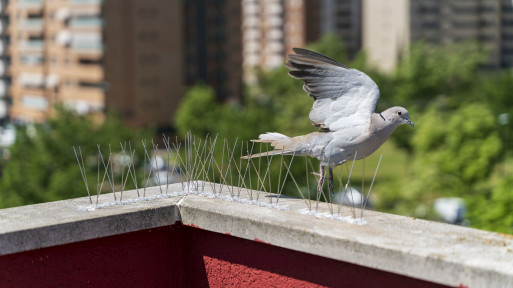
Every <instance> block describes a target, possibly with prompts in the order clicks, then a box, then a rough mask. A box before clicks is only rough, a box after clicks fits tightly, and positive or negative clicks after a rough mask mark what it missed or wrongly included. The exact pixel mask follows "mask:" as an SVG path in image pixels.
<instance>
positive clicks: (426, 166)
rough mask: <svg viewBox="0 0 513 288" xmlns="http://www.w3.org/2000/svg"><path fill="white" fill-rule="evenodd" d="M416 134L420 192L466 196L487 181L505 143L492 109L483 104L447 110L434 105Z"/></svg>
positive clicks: (416, 177)
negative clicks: (501, 138) (480, 183)
mask: <svg viewBox="0 0 513 288" xmlns="http://www.w3.org/2000/svg"><path fill="white" fill-rule="evenodd" d="M420 122H421V123H422V125H421V126H419V127H418V131H416V133H415V136H414V138H413V147H414V161H413V171H414V175H413V177H414V181H413V182H414V183H416V185H415V187H411V188H410V189H412V190H413V191H416V193H417V194H418V195H421V194H423V193H427V194H429V195H439V196H459V197H466V196H467V195H468V194H469V193H470V192H471V191H473V190H475V189H474V186H475V185H476V184H477V183H479V182H482V181H486V180H487V179H488V177H489V176H490V173H491V172H492V170H493V168H494V165H495V163H496V162H497V160H498V157H499V155H500V153H501V148H502V143H501V141H500V138H499V134H498V131H497V125H496V122H495V117H494V115H493V113H492V111H491V110H490V109H489V108H488V107H487V106H486V105H483V104H465V105H463V106H461V107H460V108H459V109H457V110H454V111H453V110H451V111H443V109H440V108H439V107H437V106H436V105H431V106H430V108H429V109H428V110H427V111H426V113H424V115H423V116H422V118H421V119H420Z"/></svg>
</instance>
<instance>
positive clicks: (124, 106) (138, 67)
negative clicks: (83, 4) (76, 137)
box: [102, 0, 184, 126]
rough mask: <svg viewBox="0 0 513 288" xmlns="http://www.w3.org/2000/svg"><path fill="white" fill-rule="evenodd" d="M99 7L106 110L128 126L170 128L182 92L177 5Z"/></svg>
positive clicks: (112, 2)
mask: <svg viewBox="0 0 513 288" xmlns="http://www.w3.org/2000/svg"><path fill="white" fill-rule="evenodd" d="M103 2H104V3H103V15H102V16H103V19H105V22H106V24H105V25H104V26H103V36H104V39H103V40H104V43H105V44H104V45H105V47H104V73H105V76H104V77H105V78H104V79H105V82H106V83H107V87H106V91H105V104H106V107H107V109H113V110H116V111H118V112H119V113H120V114H121V116H122V117H123V119H124V120H125V122H126V123H128V124H130V125H134V126H148V125H159V126H161V125H163V126H166V125H169V123H171V121H172V118H173V113H174V111H175V110H176V108H177V107H178V104H179V102H180V99H181V97H182V93H183V90H184V88H183V86H184V83H183V82H184V76H183V74H184V73H183V70H184V69H183V67H184V62H183V44H184V42H183V32H182V31H183V24H182V21H183V16H182V9H183V6H182V2H181V1H169V0H104V1H103Z"/></svg>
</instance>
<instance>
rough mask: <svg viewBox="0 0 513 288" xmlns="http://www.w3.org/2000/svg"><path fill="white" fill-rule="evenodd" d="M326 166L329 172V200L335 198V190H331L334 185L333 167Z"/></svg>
mask: <svg viewBox="0 0 513 288" xmlns="http://www.w3.org/2000/svg"><path fill="white" fill-rule="evenodd" d="M328 167H329V174H330V179H329V180H330V184H329V190H330V192H331V200H332V201H333V199H335V192H334V191H333V190H334V188H335V185H334V184H333V168H331V166H328Z"/></svg>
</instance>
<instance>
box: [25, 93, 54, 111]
mask: <svg viewBox="0 0 513 288" xmlns="http://www.w3.org/2000/svg"><path fill="white" fill-rule="evenodd" d="M21 104H22V105H23V106H25V107H27V108H30V109H35V110H46V109H47V108H48V100H46V98H44V97H42V96H37V95H27V94H24V95H22V96H21Z"/></svg>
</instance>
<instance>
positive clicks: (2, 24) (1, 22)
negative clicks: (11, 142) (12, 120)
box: [0, 0, 10, 138]
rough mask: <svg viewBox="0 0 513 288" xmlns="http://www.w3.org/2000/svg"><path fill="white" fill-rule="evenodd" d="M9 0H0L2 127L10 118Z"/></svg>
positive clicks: (0, 123)
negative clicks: (7, 34) (6, 12)
mask: <svg viewBox="0 0 513 288" xmlns="http://www.w3.org/2000/svg"><path fill="white" fill-rule="evenodd" d="M6 4H7V2H6V1H5V0H0V127H2V126H3V125H4V124H5V122H7V119H8V113H7V108H8V105H9V100H8V97H7V88H8V86H9V83H10V78H9V77H8V75H7V69H8V67H9V58H8V57H7V55H6V52H7V37H6V30H7V23H8V22H7V15H6V14H5V10H6V9H5V8H6ZM0 129H1V128H0ZM0 138H1V136H0Z"/></svg>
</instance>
